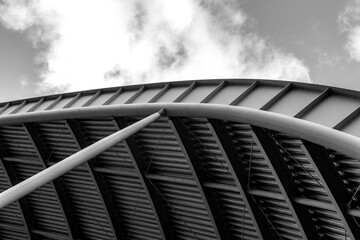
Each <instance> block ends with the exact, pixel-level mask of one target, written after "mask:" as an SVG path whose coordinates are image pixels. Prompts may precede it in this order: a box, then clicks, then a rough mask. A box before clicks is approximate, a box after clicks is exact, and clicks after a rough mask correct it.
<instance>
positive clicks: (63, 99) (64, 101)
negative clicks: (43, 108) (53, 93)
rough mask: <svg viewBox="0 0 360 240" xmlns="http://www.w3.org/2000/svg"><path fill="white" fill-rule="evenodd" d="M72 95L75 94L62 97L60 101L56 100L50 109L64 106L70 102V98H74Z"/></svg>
mask: <svg viewBox="0 0 360 240" xmlns="http://www.w3.org/2000/svg"><path fill="white" fill-rule="evenodd" d="M74 97H75V96H72V97H64V98H62V99H61V100H60V101H58V102H57V103H56V104H54V105H53V106H52V108H51V109H52V110H55V109H62V108H64V107H65V106H66V105H67V104H69V103H70V102H71V100H73V99H74Z"/></svg>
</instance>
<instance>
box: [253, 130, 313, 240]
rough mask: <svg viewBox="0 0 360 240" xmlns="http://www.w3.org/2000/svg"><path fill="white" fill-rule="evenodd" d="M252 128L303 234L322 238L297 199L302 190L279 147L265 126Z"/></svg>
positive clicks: (310, 237)
mask: <svg viewBox="0 0 360 240" xmlns="http://www.w3.org/2000/svg"><path fill="white" fill-rule="evenodd" d="M252 130H253V137H254V140H255V142H256V143H257V145H258V147H259V149H260V150H261V152H262V154H263V156H264V159H265V161H266V162H267V164H268V165H269V167H270V169H271V171H272V172H273V175H274V177H275V179H276V181H277V183H278V185H279V188H280V191H281V193H282V195H283V196H284V198H285V201H286V202H287V204H288V206H289V208H290V210H291V212H292V213H293V216H294V219H295V221H296V224H297V225H298V227H299V230H300V232H301V234H302V235H303V236H304V238H305V239H320V236H319V235H318V234H317V229H316V227H315V223H314V221H313V220H312V218H311V215H310V213H309V211H308V210H307V208H306V207H305V206H304V205H301V204H298V203H297V202H296V201H295V198H296V197H300V192H299V190H298V188H297V187H296V185H295V182H294V180H293V179H292V176H291V173H290V171H289V169H288V167H287V166H286V163H285V162H284V159H283V157H282V155H281V152H280V149H279V147H278V146H277V144H276V143H275V141H274V140H273V139H272V137H271V136H270V135H269V134H268V133H267V132H266V131H265V130H264V129H263V128H259V127H255V126H252Z"/></svg>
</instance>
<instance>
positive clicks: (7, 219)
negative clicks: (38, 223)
mask: <svg viewBox="0 0 360 240" xmlns="http://www.w3.org/2000/svg"><path fill="white" fill-rule="evenodd" d="M9 187H11V183H10V181H9V179H8V176H7V174H6V172H5V170H4V169H3V167H2V166H0V191H5V190H6V189H8V188H9ZM0 238H1V239H27V238H28V231H27V228H26V223H25V222H24V218H23V215H22V213H21V210H20V206H19V203H18V202H14V203H12V204H10V205H9V206H7V207H5V208H4V209H1V212H0Z"/></svg>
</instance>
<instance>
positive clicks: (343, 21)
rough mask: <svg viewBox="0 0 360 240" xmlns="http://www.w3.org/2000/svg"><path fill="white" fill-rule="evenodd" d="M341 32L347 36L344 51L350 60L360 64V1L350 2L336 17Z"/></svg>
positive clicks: (352, 0)
mask: <svg viewBox="0 0 360 240" xmlns="http://www.w3.org/2000/svg"><path fill="white" fill-rule="evenodd" d="M338 23H339V26H340V30H341V32H343V33H345V34H346V35H347V40H346V44H345V46H344V48H345V50H346V51H347V52H348V53H349V55H350V58H351V59H352V60H355V61H357V62H360V0H351V1H350V2H348V4H347V5H346V7H345V9H344V11H343V12H342V13H341V14H340V15H339V16H338Z"/></svg>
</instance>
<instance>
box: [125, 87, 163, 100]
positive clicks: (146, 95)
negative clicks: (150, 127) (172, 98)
mask: <svg viewBox="0 0 360 240" xmlns="http://www.w3.org/2000/svg"><path fill="white" fill-rule="evenodd" d="M160 90H161V88H149V89H145V90H144V91H142V92H141V94H140V95H139V96H137V97H136V98H135V99H134V100H133V101H132V102H131V103H146V102H149V101H150V100H151V99H152V98H153V97H154V96H155V95H156V94H157V93H158V92H159V91H160Z"/></svg>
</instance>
